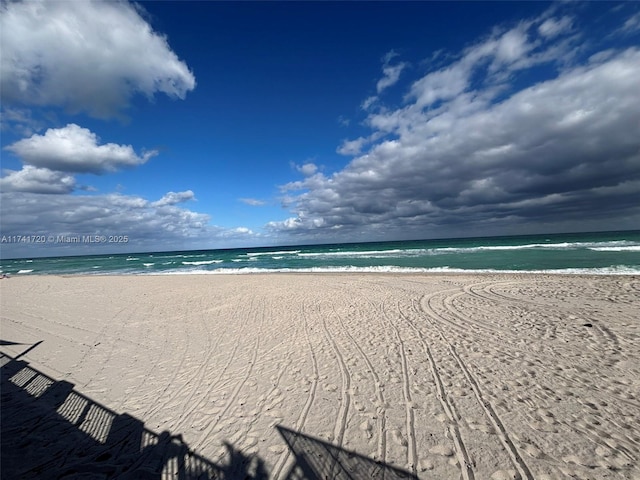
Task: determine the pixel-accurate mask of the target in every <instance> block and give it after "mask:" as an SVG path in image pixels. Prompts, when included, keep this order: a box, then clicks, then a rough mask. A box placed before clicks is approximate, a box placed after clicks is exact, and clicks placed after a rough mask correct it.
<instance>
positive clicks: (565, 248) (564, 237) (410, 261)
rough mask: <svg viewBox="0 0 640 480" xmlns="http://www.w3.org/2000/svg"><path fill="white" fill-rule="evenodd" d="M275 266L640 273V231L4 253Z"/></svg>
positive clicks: (105, 264) (171, 266)
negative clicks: (77, 253)
mask: <svg viewBox="0 0 640 480" xmlns="http://www.w3.org/2000/svg"><path fill="white" fill-rule="evenodd" d="M268 272H393V273H420V272H423V273H427V272H469V273H474V272H475V273H477V272H519V273H524V272H544V273H567V274H605V275H616V274H633V275H638V274H640V231H623V232H599V233H571V234H553V235H527V236H508V237H483V238H458V239H446V240H443V239H439V240H412V241H397V242H368V243H342V244H328V245H304V246H301V245H297V246H281V247H261V248H236V249H221V250H197V251H177V252H147V253H136V254H117V255H87V256H67V257H49V258H25V259H11V260H0V274H6V275H9V276H12V275H15V276H21V275H87V274H91V275H95V274H100V275H150V274H151V275H178V274H251V273H268Z"/></svg>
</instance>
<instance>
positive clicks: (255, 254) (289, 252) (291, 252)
mask: <svg viewBox="0 0 640 480" xmlns="http://www.w3.org/2000/svg"><path fill="white" fill-rule="evenodd" d="M298 253H300V250H280V251H277V252H248V253H245V254H244V255H246V256H247V257H260V256H262V255H296V254H298Z"/></svg>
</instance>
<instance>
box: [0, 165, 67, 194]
mask: <svg viewBox="0 0 640 480" xmlns="http://www.w3.org/2000/svg"><path fill="white" fill-rule="evenodd" d="M5 173H6V175H5V176H4V177H2V178H0V190H2V191H3V192H30V193H56V194H62V193H70V192H72V191H73V190H74V189H75V186H76V181H75V179H74V178H73V176H71V175H68V174H65V173H62V172H54V171H52V170H49V169H48V168H38V167H33V166H31V165H25V166H24V167H23V168H22V170H19V171H14V170H7V171H5Z"/></svg>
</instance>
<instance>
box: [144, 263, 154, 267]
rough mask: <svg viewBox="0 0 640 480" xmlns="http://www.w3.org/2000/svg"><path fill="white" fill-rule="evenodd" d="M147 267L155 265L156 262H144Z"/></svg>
mask: <svg viewBox="0 0 640 480" xmlns="http://www.w3.org/2000/svg"><path fill="white" fill-rule="evenodd" d="M143 265H144V266H145V267H153V266H154V265H155V263H143Z"/></svg>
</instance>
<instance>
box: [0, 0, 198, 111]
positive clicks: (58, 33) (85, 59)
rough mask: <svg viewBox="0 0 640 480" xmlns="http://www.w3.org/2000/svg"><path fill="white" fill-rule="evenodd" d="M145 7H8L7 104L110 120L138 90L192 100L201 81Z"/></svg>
mask: <svg viewBox="0 0 640 480" xmlns="http://www.w3.org/2000/svg"><path fill="white" fill-rule="evenodd" d="M139 8H140V7H135V6H133V5H131V4H129V3H126V2H111V1H102V0H89V1H82V2H51V1H44V0H33V1H18V2H2V4H1V5H0V31H1V32H2V33H1V40H2V56H1V60H0V91H1V92H2V102H3V103H5V104H12V103H17V104H22V105H34V106H59V107H64V108H66V109H68V110H69V111H70V112H71V113H78V112H87V113H89V114H90V115H92V116H94V117H97V118H108V117H112V116H114V115H117V114H118V113H119V112H120V111H121V110H122V109H124V108H125V107H127V105H128V104H129V100H130V98H131V97H132V96H133V95H134V94H136V93H141V94H143V95H146V96H147V97H152V96H153V95H154V94H155V93H164V94H166V95H168V96H170V97H174V98H184V97H185V95H186V93H187V92H188V91H190V90H193V89H194V88H195V77H194V76H193V74H192V73H191V71H190V70H189V68H188V67H187V65H186V64H185V63H184V62H183V61H181V60H180V59H179V58H178V56H177V55H176V54H175V53H174V52H173V51H172V50H171V48H170V47H169V44H168V41H167V38H166V37H164V36H163V35H160V34H158V33H156V32H154V31H153V29H152V27H151V26H150V25H149V24H148V23H147V22H146V21H145V20H144V19H143V18H142V17H141V15H140V12H139V10H138V9H139Z"/></svg>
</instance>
